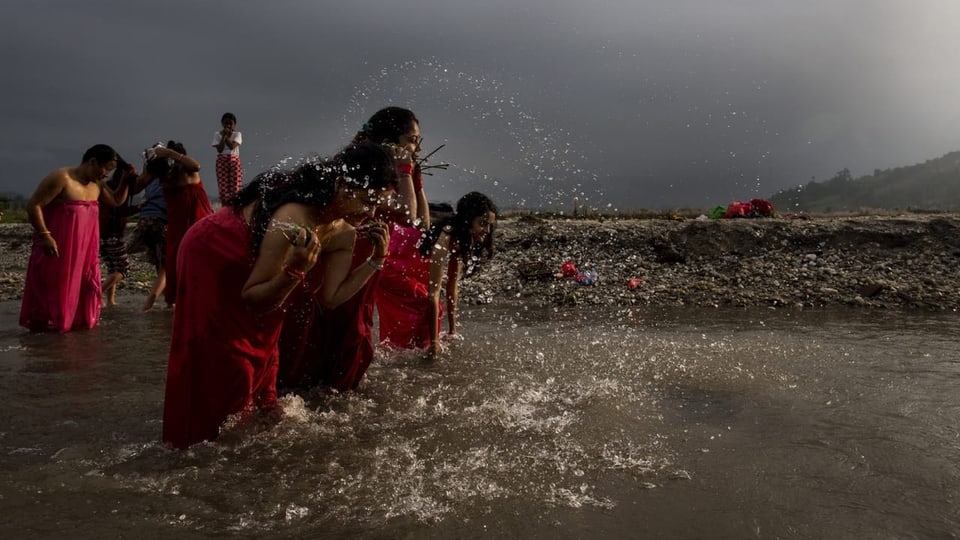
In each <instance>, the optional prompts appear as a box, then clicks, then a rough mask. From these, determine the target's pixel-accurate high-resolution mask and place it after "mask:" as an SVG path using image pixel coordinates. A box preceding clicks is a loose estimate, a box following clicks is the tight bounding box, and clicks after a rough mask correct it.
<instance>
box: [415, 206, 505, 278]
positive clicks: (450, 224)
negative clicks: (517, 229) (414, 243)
mask: <svg viewBox="0 0 960 540" xmlns="http://www.w3.org/2000/svg"><path fill="white" fill-rule="evenodd" d="M489 212H493V213H494V214H498V213H500V211H499V210H498V209H497V205H496V204H494V203H493V200H491V199H490V197H487V196H486V195H484V194H483V193H480V192H478V191H471V192H470V193H467V194H466V195H464V196H463V197H460V200H459V201H457V209H456V212H455V213H454V214H453V215H452V216H450V217H448V218H446V219H443V220H441V221H439V222H437V223H435V224H433V225H431V226H430V229H429V230H428V231H427V232H426V234H424V236H423V239H422V240H421V241H420V254H421V255H423V256H424V257H429V256H430V253H431V252H432V251H433V248H434V245H436V243H437V239H438V238H440V234H441V233H442V232H447V233H448V234H450V236H452V237H453V245H451V251H452V252H453V253H454V254H455V255H456V256H457V257H459V258H460V260H461V261H462V262H463V264H464V274H465V275H469V274H470V273H472V272H473V271H474V269H475V268H476V267H477V265H478V264H480V263H481V262H482V261H484V260H485V259H489V258H491V257H493V253H494V243H493V235H494V233H495V232H496V228H497V224H496V223H492V224H491V225H490V234H488V235H487V237H486V238H484V240H483V242H479V243H477V242H474V241H473V236H472V235H471V234H470V228H471V227H472V225H473V220H474V219H476V218H478V217H480V216H485V215H487V213H489Z"/></svg>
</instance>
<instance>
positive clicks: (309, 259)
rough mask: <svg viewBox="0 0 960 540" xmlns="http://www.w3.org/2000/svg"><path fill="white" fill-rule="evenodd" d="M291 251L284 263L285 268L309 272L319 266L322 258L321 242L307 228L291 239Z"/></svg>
mask: <svg viewBox="0 0 960 540" xmlns="http://www.w3.org/2000/svg"><path fill="white" fill-rule="evenodd" d="M290 244H291V249H290V251H288V252H287V256H286V258H285V259H284V261H283V264H284V266H286V267H288V268H293V269H294V270H299V271H300V272H309V271H310V269H311V268H313V267H314V265H315V264H317V259H318V258H319V256H320V241H319V240H318V239H317V235H316V234H315V233H314V232H313V231H311V230H310V229H307V228H301V229H300V231H299V232H298V233H297V235H296V236H294V237H293V238H291V239H290Z"/></svg>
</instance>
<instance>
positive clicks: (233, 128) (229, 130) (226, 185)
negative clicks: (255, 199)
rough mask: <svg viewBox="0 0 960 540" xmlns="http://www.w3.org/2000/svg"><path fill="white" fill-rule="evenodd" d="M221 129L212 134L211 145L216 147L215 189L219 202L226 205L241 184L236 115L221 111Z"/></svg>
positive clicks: (240, 137) (241, 172) (239, 139)
mask: <svg viewBox="0 0 960 540" xmlns="http://www.w3.org/2000/svg"><path fill="white" fill-rule="evenodd" d="M220 125H221V126H222V129H221V130H220V131H217V132H216V133H214V135H213V144H212V145H211V146H213V147H214V148H216V149H217V191H218V193H219V195H220V204H221V205H222V206H227V205H229V204H230V199H232V198H233V197H234V196H235V195H236V194H237V193H239V192H240V186H241V185H242V184H243V165H242V164H241V163H240V144H242V143H243V137H242V136H241V135H240V132H239V131H237V117H236V116H234V114H233V113H223V116H222V117H221V118H220Z"/></svg>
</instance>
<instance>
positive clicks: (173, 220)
mask: <svg viewBox="0 0 960 540" xmlns="http://www.w3.org/2000/svg"><path fill="white" fill-rule="evenodd" d="M147 154H148V156H147V162H146V164H144V166H143V169H144V172H145V175H146V176H152V177H154V178H159V179H160V183H161V185H163V198H164V199H165V200H166V203H167V239H166V244H167V245H166V250H167V252H166V254H165V256H164V267H165V268H164V270H165V273H166V279H167V284H166V287H165V288H164V293H163V296H164V300H166V302H167V306H172V305H173V304H174V296H175V295H176V292H177V278H178V277H179V276H178V274H177V256H178V253H179V251H180V241H181V240H182V239H183V236H184V235H185V234H187V230H189V229H190V227H192V226H193V224H194V223H196V222H198V221H200V220H201V219H203V218H205V217H206V216H209V215H210V214H212V213H213V208H212V207H211V206H210V199H209V198H207V192H206V190H205V189H204V187H203V182H202V181H201V180H200V162H199V161H197V160H196V159H194V158H193V157H191V156H189V155H187V150H186V148H184V146H183V144H181V143H179V142H177V141H169V142H168V143H167V144H166V146H164V145H162V144H157V145H154V147H153V148H151V149H149V150H147ZM138 184H139V180H138Z"/></svg>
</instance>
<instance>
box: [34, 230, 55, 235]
mask: <svg viewBox="0 0 960 540" xmlns="http://www.w3.org/2000/svg"><path fill="white" fill-rule="evenodd" d="M37 234H40V235H43V234H49V235H50V236H53V233H52V232H50V231H40V232H38V233H37Z"/></svg>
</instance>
